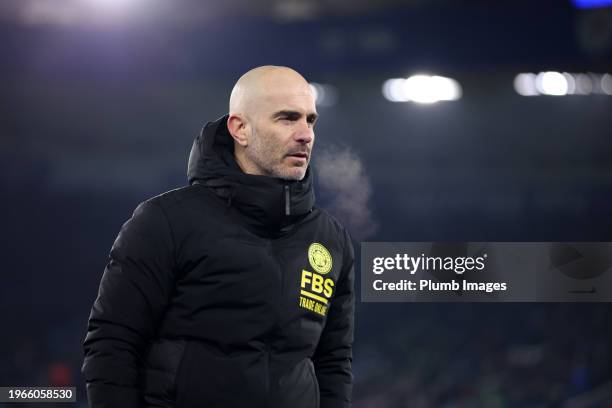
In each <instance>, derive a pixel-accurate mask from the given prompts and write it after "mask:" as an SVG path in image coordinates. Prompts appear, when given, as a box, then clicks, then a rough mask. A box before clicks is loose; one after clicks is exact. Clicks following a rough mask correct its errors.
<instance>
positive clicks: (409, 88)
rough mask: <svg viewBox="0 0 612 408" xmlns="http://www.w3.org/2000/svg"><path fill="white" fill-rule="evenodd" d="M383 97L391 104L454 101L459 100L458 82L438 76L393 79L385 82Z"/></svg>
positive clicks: (459, 89)
mask: <svg viewBox="0 0 612 408" xmlns="http://www.w3.org/2000/svg"><path fill="white" fill-rule="evenodd" d="M382 91H383V96H384V97H385V98H387V99H388V100H389V101H391V102H415V103H421V104H432V103H436V102H440V101H455V100H458V99H460V98H461V95H462V92H463V91H462V89H461V85H459V82H457V81H456V80H454V79H452V78H446V77H442V76H438V75H433V76H431V75H413V76H411V77H409V78H407V79H403V78H393V79H389V80H387V81H385V83H384V84H383V87H382Z"/></svg>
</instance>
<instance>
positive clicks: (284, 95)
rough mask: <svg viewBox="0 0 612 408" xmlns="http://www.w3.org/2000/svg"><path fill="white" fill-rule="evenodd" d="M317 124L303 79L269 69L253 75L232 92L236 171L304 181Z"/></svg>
mask: <svg viewBox="0 0 612 408" xmlns="http://www.w3.org/2000/svg"><path fill="white" fill-rule="evenodd" d="M316 120H317V109H316V106H315V98H314V95H313V92H312V90H311V88H310V85H309V84H308V82H306V80H305V79H304V77H303V76H301V75H300V74H299V73H297V72H296V71H294V70H293V69H291V68H287V67H277V66H271V65H267V66H263V67H258V68H255V69H252V70H250V71H249V72H247V73H246V74H244V75H243V76H241V77H240V79H239V80H238V82H236V85H235V86H234V89H233V90H232V94H231V96H230V103H229V116H228V118H227V129H228V131H229V134H230V135H231V136H232V138H233V139H234V157H235V158H236V162H237V163H238V166H240V168H241V169H242V170H243V171H244V172H245V173H247V174H255V175H263V176H270V177H277V178H281V179H285V180H301V179H302V178H303V177H304V175H305V173H306V169H307V167H308V164H309V162H310V153H311V149H312V146H313V143H314V124H315V121H316Z"/></svg>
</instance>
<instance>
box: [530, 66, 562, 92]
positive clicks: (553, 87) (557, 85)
mask: <svg viewBox="0 0 612 408" xmlns="http://www.w3.org/2000/svg"><path fill="white" fill-rule="evenodd" d="M535 86H536V89H537V90H538V92H539V93H541V94H543V95H551V96H562V95H567V91H568V84H567V79H566V78H565V76H563V74H561V73H560V72H554V71H548V72H540V73H539V74H538V76H537V77H536V81H535Z"/></svg>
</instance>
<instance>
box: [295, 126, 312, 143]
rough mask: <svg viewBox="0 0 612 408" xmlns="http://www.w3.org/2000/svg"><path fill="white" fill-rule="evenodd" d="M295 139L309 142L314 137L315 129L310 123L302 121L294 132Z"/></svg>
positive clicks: (300, 141)
mask: <svg viewBox="0 0 612 408" xmlns="http://www.w3.org/2000/svg"><path fill="white" fill-rule="evenodd" d="M294 137H295V140H296V141H297V142H299V143H302V144H308V143H310V142H312V139H314V130H313V129H312V127H311V126H310V125H309V124H308V123H306V122H305V123H303V124H302V123H301V124H300V126H299V129H297V131H296V132H295V134H294Z"/></svg>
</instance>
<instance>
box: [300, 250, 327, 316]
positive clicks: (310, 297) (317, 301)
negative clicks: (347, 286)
mask: <svg viewBox="0 0 612 408" xmlns="http://www.w3.org/2000/svg"><path fill="white" fill-rule="evenodd" d="M308 262H310V266H312V269H314V270H315V272H316V273H315V272H310V271H307V270H305V269H303V270H302V279H301V281H300V307H302V308H304V309H307V310H310V311H312V312H315V313H317V314H319V315H321V316H325V315H327V311H328V309H329V302H330V299H331V297H332V295H333V293H334V280H333V279H332V278H325V277H323V276H322V275H325V274H327V273H329V271H331V269H332V257H331V255H330V253H329V251H328V250H327V248H325V247H324V246H323V245H321V244H319V243H318V242H314V243H312V244H310V247H308Z"/></svg>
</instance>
